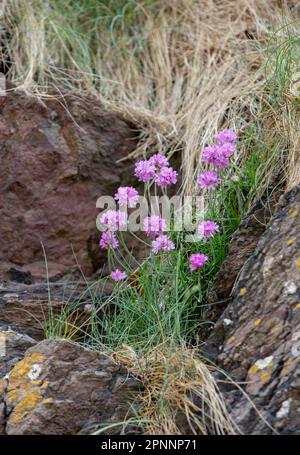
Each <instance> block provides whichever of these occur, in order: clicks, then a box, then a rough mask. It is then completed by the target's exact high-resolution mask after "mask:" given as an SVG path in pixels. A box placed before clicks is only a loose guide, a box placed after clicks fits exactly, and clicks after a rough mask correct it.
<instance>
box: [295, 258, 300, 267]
mask: <svg viewBox="0 0 300 455" xmlns="http://www.w3.org/2000/svg"><path fill="white" fill-rule="evenodd" d="M295 265H296V267H298V269H300V258H298V259H296V260H295Z"/></svg>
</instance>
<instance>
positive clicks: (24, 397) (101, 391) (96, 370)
mask: <svg viewBox="0 0 300 455" xmlns="http://www.w3.org/2000/svg"><path fill="white" fill-rule="evenodd" d="M139 387H140V384H139V381H138V380H136V379H135V378H133V377H131V376H130V375H129V374H128V372H127V370H126V369H125V368H123V367H121V366H120V365H118V364H116V363H115V362H114V361H113V360H112V359H111V358H110V357H108V356H106V355H104V354H100V353H99V352H96V351H90V350H87V349H84V348H83V347H81V346H80V345H78V344H75V343H71V342H69V341H65V340H47V341H42V342H40V343H38V344H37V345H36V346H34V347H33V348H30V349H29V350H28V351H27V352H26V355H25V357H24V359H23V360H21V361H20V362H18V363H17V364H16V365H15V367H14V368H13V369H12V370H11V372H10V373H9V375H8V378H7V379H6V381H5V384H4V386H3V387H2V396H3V403H4V408H5V416H4V417H5V426H4V432H5V433H6V434H9V435H14V434H19V435H24V434H33V435H38V434H55V435H60V434H65V435H68V434H78V433H81V434H84V433H89V434H90V433H91V432H93V431H95V430H96V429H99V428H103V427H105V426H109V425H112V424H118V423H120V426H119V425H117V426H113V425H112V426H111V428H110V429H107V430H106V433H108V434H112V433H114V432H116V433H120V429H121V428H122V425H121V424H122V422H123V421H124V420H125V419H126V418H128V417H129V415H130V402H131V406H133V404H132V403H133V402H134V399H135V397H136V394H137V392H138V390H139Z"/></svg>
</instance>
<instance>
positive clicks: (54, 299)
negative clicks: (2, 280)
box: [0, 283, 80, 340]
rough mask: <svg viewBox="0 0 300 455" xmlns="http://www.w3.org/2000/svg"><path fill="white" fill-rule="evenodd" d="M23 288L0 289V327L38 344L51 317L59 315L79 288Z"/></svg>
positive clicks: (10, 285) (5, 287)
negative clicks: (26, 336)
mask: <svg viewBox="0 0 300 455" xmlns="http://www.w3.org/2000/svg"><path fill="white" fill-rule="evenodd" d="M49 289H50V297H49V294H48V285H47V284H33V285H30V286H28V285H25V284H18V283H9V284H7V285H2V286H1V287H0V324H1V325H2V326H6V328H10V329H13V330H16V331H18V332H21V333H26V334H27V335H29V336H31V337H33V338H36V339H37V340H41V339H42V338H44V336H45V333H44V330H45V328H46V325H47V324H48V323H49V318H50V314H52V315H54V316H55V315H57V314H59V313H60V311H61V310H62V308H63V306H64V305H67V302H68V301H70V302H72V301H73V300H75V298H76V296H77V295H78V293H79V292H80V288H79V287H78V285H67V284H64V283H50V285H49Z"/></svg>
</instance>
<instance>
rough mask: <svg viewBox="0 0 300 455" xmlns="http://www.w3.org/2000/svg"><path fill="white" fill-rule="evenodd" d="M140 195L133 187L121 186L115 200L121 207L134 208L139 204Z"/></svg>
mask: <svg viewBox="0 0 300 455" xmlns="http://www.w3.org/2000/svg"><path fill="white" fill-rule="evenodd" d="M138 199H139V193H138V192H137V190H136V189H135V188H133V187H132V186H120V188H119V189H118V191H117V192H116V194H115V200H116V201H119V205H120V206H125V207H129V208H134V207H135V206H136V204H137V202H138Z"/></svg>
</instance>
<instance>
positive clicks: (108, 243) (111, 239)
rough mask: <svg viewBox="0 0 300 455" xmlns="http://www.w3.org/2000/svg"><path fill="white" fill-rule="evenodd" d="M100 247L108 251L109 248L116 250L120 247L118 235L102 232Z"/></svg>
mask: <svg viewBox="0 0 300 455" xmlns="http://www.w3.org/2000/svg"><path fill="white" fill-rule="evenodd" d="M99 246H100V247H101V248H102V249H103V250H108V248H112V249H115V248H118V247H119V240H118V239H117V237H116V235H115V234H114V233H113V232H111V231H106V232H102V235H101V239H100V242H99Z"/></svg>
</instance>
